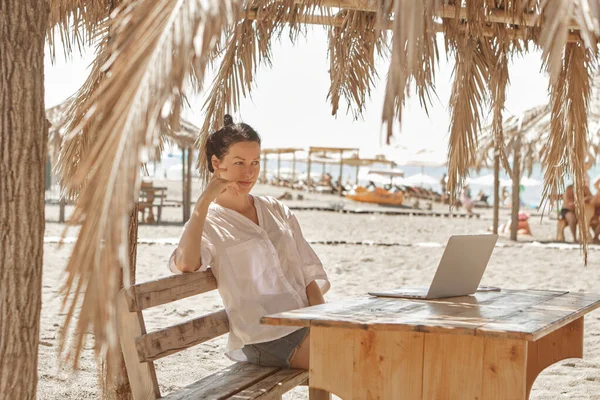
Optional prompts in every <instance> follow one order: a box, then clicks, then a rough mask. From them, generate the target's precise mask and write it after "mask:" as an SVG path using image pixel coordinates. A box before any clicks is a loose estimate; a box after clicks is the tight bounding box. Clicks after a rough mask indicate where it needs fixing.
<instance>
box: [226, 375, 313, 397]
mask: <svg viewBox="0 0 600 400" xmlns="http://www.w3.org/2000/svg"><path fill="white" fill-rule="evenodd" d="M307 379H308V371H303V370H301V369H280V370H279V371H277V372H276V373H274V374H273V375H270V376H267V377H266V378H264V379H263V380H261V381H260V382H257V383H255V384H254V385H252V386H250V387H247V388H246V389H244V390H242V391H240V392H239V393H236V394H235V395H234V396H232V397H231V399H234V400H258V399H261V400H267V399H274V398H275V399H277V398H281V396H283V395H284V394H285V393H287V392H289V391H290V390H292V389H293V388H295V387H296V386H298V385H300V384H301V383H302V382H305V381H306V380H307Z"/></svg>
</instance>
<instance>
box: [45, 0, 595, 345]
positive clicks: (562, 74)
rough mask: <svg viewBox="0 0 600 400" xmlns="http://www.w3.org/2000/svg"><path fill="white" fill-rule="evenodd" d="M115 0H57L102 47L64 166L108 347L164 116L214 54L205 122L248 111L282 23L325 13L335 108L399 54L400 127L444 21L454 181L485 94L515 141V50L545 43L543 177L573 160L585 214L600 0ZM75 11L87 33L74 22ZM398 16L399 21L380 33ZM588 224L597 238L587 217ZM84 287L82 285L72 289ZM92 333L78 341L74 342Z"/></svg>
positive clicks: (85, 279)
mask: <svg viewBox="0 0 600 400" xmlns="http://www.w3.org/2000/svg"><path fill="white" fill-rule="evenodd" d="M118 3H119V2H118V1H112V0H105V1H98V2H95V1H94V2H92V1H91V0H56V1H52V2H51V5H52V15H51V21H52V23H53V24H52V25H51V26H50V29H52V28H53V26H54V25H59V26H60V27H62V30H61V32H62V35H63V37H68V38H70V39H71V43H77V42H78V39H77V38H79V37H80V36H81V37H83V38H84V39H86V38H88V37H94V39H95V40H96V42H97V43H99V45H98V59H97V62H96V63H95V64H94V68H93V70H92V73H91V75H90V78H89V79H88V81H87V82H86V84H85V85H84V87H83V88H82V89H81V91H80V92H79V93H78V95H77V97H76V100H75V105H74V109H73V113H72V116H73V117H72V118H71V120H70V121H69V123H68V126H69V129H68V130H69V135H71V136H72V137H73V138H74V141H73V142H72V143H71V144H70V145H69V146H63V150H64V152H63V155H64V156H65V157H62V159H63V160H72V161H73V164H71V165H67V164H64V165H63V166H62V168H61V170H60V172H61V175H62V176H63V180H64V182H65V183H67V184H68V185H69V187H71V188H72V189H73V190H75V189H78V188H81V187H84V190H83V191H82V192H81V194H80V196H79V201H78V203H77V208H76V210H75V213H74V215H73V217H72V219H71V223H72V224H79V223H82V224H83V226H82V229H81V233H80V235H79V239H78V242H77V244H76V246H75V248H74V251H73V255H72V257H71V259H70V261H69V265H68V267H67V272H68V279H67V285H66V292H67V293H72V292H73V291H76V290H78V286H77V285H76V284H75V283H74V282H78V284H79V285H82V286H80V287H84V288H87V289H86V292H85V296H84V297H83V299H82V307H83V310H82V312H81V313H80V317H79V320H78V322H77V330H78V331H79V332H85V331H88V330H93V332H94V334H95V346H96V348H97V350H98V351H100V350H101V349H102V348H103V346H105V345H114V343H116V340H113V339H114V335H115V331H114V329H113V326H114V324H111V323H108V324H107V323H106V322H107V321H106V320H107V318H109V317H108V316H114V309H115V299H116V290H118V287H119V285H118V282H117V281H118V279H119V277H120V276H121V275H120V273H119V271H120V268H121V267H122V268H124V269H127V267H128V264H127V260H126V259H123V258H122V257H120V256H119V255H121V254H127V251H122V247H123V246H125V245H126V243H127V239H128V232H127V229H126V228H127V223H126V221H127V219H128V217H129V212H130V210H131V209H132V207H133V201H134V198H135V196H134V194H135V193H136V191H137V189H138V188H137V185H139V168H138V166H139V164H140V162H141V161H142V158H143V157H144V154H145V153H147V149H149V148H153V147H154V146H156V144H157V143H159V142H160V135H159V130H158V129H156V127H157V126H160V125H161V124H165V123H166V124H169V125H170V126H177V125H178V124H179V112H180V108H181V104H183V103H184V93H183V92H184V82H186V81H188V80H191V82H192V85H191V86H192V87H193V88H195V89H197V90H199V89H200V88H201V87H202V84H203V81H204V72H205V69H206V67H207V65H208V64H209V63H211V62H213V61H215V60H217V59H218V60H219V63H218V71H217V75H216V78H215V80H214V82H213V83H212V85H211V87H210V90H209V97H208V100H207V103H206V108H205V110H206V112H207V118H206V120H205V123H204V125H203V127H202V132H203V134H204V135H206V133H207V132H211V131H213V130H214V129H216V128H218V127H220V125H221V121H222V120H223V115H224V113H225V112H228V111H229V112H234V111H236V110H237V108H238V105H239V100H240V98H241V97H242V96H246V95H248V93H249V92H250V90H251V89H252V86H253V84H254V78H255V72H256V68H257V65H258V64H259V63H267V64H268V63H269V62H270V58H271V52H270V46H271V42H272V40H273V39H274V38H277V37H279V35H280V34H281V33H282V32H283V28H284V27H286V26H290V27H291V31H290V32H291V33H290V40H292V42H295V41H296V40H297V38H298V36H299V35H298V33H300V32H301V30H302V29H304V26H305V24H306V23H312V24H323V25H326V26H328V27H329V29H330V32H331V33H330V35H329V40H330V46H329V49H330V51H329V55H330V60H331V71H330V75H331V87H330V90H329V97H330V99H331V102H332V112H333V113H334V114H335V113H336V112H337V111H338V110H339V100H340V98H344V99H345V100H346V101H347V103H348V104H349V107H350V109H351V110H352V111H353V112H354V113H355V114H356V115H357V116H358V115H360V113H361V112H362V110H363V109H364V107H365V105H366V102H367V101H366V99H367V98H368V95H369V93H370V90H371V88H372V85H373V80H374V77H375V68H374V64H375V60H376V59H377V57H378V56H379V55H380V54H383V55H386V54H389V70H388V71H387V84H386V93H385V99H384V107H383V114H382V123H383V124H384V125H385V126H386V127H387V131H388V135H391V133H392V126H393V125H394V124H397V123H399V122H400V121H401V118H402V107H403V105H404V102H405V99H406V96H407V95H409V92H410V88H411V87H415V88H416V94H417V95H418V96H419V98H420V100H421V102H422V104H423V106H425V107H427V106H428V104H430V103H429V102H430V98H431V96H432V95H433V93H434V91H435V67H436V64H437V63H438V61H439V54H438V50H437V41H436V34H437V32H442V33H443V35H444V39H445V46H446V48H447V50H448V51H447V54H449V57H453V58H454V59H455V70H454V85H453V88H452V95H451V99H450V110H451V114H452V118H451V124H450V127H449V132H450V136H449V137H450V140H449V152H448V170H449V174H448V177H449V180H448V189H449V190H450V191H451V192H456V191H457V190H458V182H460V181H461V180H462V178H463V177H464V176H465V175H466V174H467V171H468V169H469V167H471V166H472V165H473V162H474V160H475V158H476V157H475V153H476V149H477V132H479V130H480V125H481V120H482V115H483V113H484V112H485V108H486V107H487V106H488V105H491V107H492V108H493V113H494V136H495V138H496V142H497V143H499V144H500V143H503V142H504V140H503V137H502V136H503V132H502V129H501V127H502V119H503V118H502V113H503V109H504V101H505V92H506V85H507V83H508V81H509V77H510V70H509V64H508V61H509V59H510V58H511V57H513V56H515V55H518V54H520V53H523V52H526V51H528V50H529V49H532V48H537V47H538V46H539V47H541V49H542V50H543V55H542V57H543V59H544V61H545V65H546V68H547V70H548V72H549V74H550V87H549V91H550V109H551V115H552V118H551V122H550V124H551V129H550V133H549V136H548V152H547V155H546V157H544V159H543V163H544V165H545V167H546V171H550V172H549V173H548V174H546V179H545V184H546V188H547V189H548V190H549V191H555V190H557V188H559V187H560V186H561V185H562V181H563V175H564V174H565V173H566V172H571V173H572V175H573V176H574V181H575V198H576V199H577V200H578V202H579V203H580V206H579V207H578V208H577V213H578V214H579V215H583V202H582V201H579V200H581V199H583V197H584V196H583V177H584V161H585V158H586V156H587V149H588V143H587V136H586V132H587V118H586V111H587V103H588V101H589V98H590V87H591V78H590V77H591V75H592V73H593V69H594V65H595V63H596V62H597V61H598V48H597V41H598V39H599V37H600V4H599V3H598V0H502V1H500V0H467V1H457V0H444V1H442V0H422V1H391V0H373V1H368V0H247V1H241V0H215V1H211V2H198V1H194V0H141V1H135V2H124V3H123V6H122V7H121V8H118V9H117V10H115V12H114V13H113V16H114V18H112V19H111V20H110V23H106V24H103V23H102V21H105V20H106V17H107V16H108V14H109V12H110V11H111V10H112V8H113V6H114V5H117V4H118ZM73 22H74V23H75V26H76V28H77V31H78V32H80V33H81V32H83V33H85V34H84V35H74V34H73V33H72V32H73V31H72V30H71V26H70V24H71V23H73ZM109 30H110V36H109V35H107V32H108V31H109ZM388 30H390V31H391V32H392V35H390V36H387V35H385V34H384V32H385V31H388ZM94 35H95V36H94ZM65 163H66V161H65ZM84 182H85V183H88V184H86V185H85V186H83V183H84ZM582 239H583V242H584V243H586V242H587V239H588V238H587V230H586V231H584V235H583V237H582ZM585 249H586V248H585V247H584V254H587V253H586V252H585ZM125 275H127V273H125ZM90 282H93V283H94V284H93V285H89V283H90ZM76 303H77V298H76V299H75V300H74V301H73V303H71V304H72V305H73V307H74V305H75V304H76ZM72 311H73V308H71V313H70V314H69V316H71V315H72ZM111 318H112V317H111ZM111 322H114V320H111ZM81 345H82V342H81V341H79V342H78V343H76V350H79V349H80V348H81ZM111 348H112V349H114V346H112V347H111ZM76 355H77V353H75V356H76Z"/></svg>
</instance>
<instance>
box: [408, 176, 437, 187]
mask: <svg viewBox="0 0 600 400" xmlns="http://www.w3.org/2000/svg"><path fill="white" fill-rule="evenodd" d="M404 184H405V185H411V186H417V187H424V186H434V185H437V184H439V179H435V178H434V177H432V176H429V175H425V174H416V175H412V176H409V177H408V178H405V179H404Z"/></svg>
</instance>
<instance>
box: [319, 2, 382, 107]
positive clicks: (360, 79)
mask: <svg viewBox="0 0 600 400" xmlns="http://www.w3.org/2000/svg"><path fill="white" fill-rule="evenodd" d="M375 18H376V16H375V13H370V12H361V11H347V12H345V13H344V15H343V22H342V25H341V26H339V27H333V28H331V29H330V31H329V64H330V66H329V76H330V78H331V86H330V88H329V93H328V95H327V97H328V98H331V105H332V112H331V114H332V115H335V114H337V110H338V107H339V102H340V98H341V97H342V96H344V97H345V98H346V101H347V102H348V110H352V113H353V115H354V118H355V119H357V118H359V117H360V116H362V113H363V110H364V107H365V106H366V100H367V98H368V97H369V96H370V94H371V89H372V88H373V86H374V84H375V78H376V77H377V71H376V70H375V61H376V58H375V52H376V51H377V52H378V55H379V56H381V55H382V51H383V48H384V47H385V45H384V44H383V43H382V41H383V40H384V37H383V36H382V35H381V34H380V31H376V30H375V22H376V20H375Z"/></svg>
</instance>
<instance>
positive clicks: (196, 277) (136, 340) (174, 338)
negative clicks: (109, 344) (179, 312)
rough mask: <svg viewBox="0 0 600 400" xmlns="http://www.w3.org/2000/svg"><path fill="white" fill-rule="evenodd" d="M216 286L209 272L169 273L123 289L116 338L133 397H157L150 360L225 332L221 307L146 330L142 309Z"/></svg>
mask: <svg viewBox="0 0 600 400" xmlns="http://www.w3.org/2000/svg"><path fill="white" fill-rule="evenodd" d="M216 288H217V282H216V279H215V277H214V276H213V274H212V272H210V270H209V271H206V272H194V273H189V274H181V275H173V276H168V277H165V278H161V279H157V280H154V281H149V282H143V283H138V284H136V285H133V286H131V287H130V288H129V289H123V290H121V293H120V298H119V339H120V342H121V348H122V351H123V357H124V359H125V365H126V367H127V372H128V375H129V382H130V385H131V390H132V393H133V396H134V399H135V400H140V399H157V398H160V391H159V389H158V381H157V379H156V372H155V370H154V363H153V361H154V360H157V359H159V358H162V357H165V356H168V355H170V354H174V353H177V352H179V351H181V350H185V349H187V348H189V347H191V346H194V345H196V344H200V343H203V342H206V341H208V340H210V339H213V338H215V337H218V336H221V335H223V334H225V333H227V332H229V321H228V319H227V314H226V312H225V310H224V309H221V310H219V311H216V312H212V313H209V314H206V315H202V316H200V317H198V318H195V319H193V320H191V321H187V322H184V323H180V324H177V325H173V326H169V327H166V328H163V329H160V330H157V331H154V332H150V333H147V332H146V326H145V324H144V317H143V315H142V311H143V310H146V309H148V308H151V307H155V306H159V305H161V304H167V303H170V302H173V301H177V300H181V299H184V298H187V297H191V296H195V295H198V294H202V293H206V292H209V291H211V290H214V289H216Z"/></svg>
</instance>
